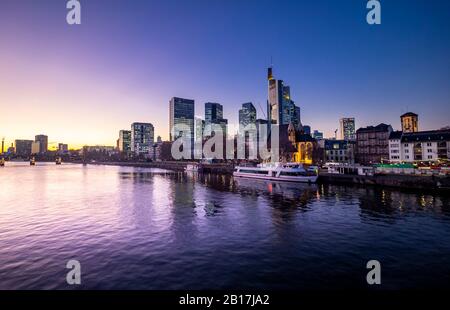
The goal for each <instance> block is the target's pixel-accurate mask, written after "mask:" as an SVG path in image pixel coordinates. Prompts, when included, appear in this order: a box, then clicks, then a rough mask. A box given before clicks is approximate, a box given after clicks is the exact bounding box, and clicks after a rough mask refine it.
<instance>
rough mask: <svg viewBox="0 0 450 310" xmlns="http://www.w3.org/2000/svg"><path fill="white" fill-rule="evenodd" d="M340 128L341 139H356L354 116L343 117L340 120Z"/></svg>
mask: <svg viewBox="0 0 450 310" xmlns="http://www.w3.org/2000/svg"><path fill="white" fill-rule="evenodd" d="M339 128H340V139H341V140H351V141H354V140H356V135H355V119H354V118H353V117H351V118H350V117H345V118H341V119H340V120H339Z"/></svg>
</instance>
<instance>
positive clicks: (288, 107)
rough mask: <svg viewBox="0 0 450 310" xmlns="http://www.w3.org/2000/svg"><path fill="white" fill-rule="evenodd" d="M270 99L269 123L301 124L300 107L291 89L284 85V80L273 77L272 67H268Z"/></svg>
mask: <svg viewBox="0 0 450 310" xmlns="http://www.w3.org/2000/svg"><path fill="white" fill-rule="evenodd" d="M267 78H268V87H269V89H268V101H267V117H268V123H269V124H275V125H289V124H290V123H292V124H293V125H294V127H295V128H298V127H299V125H300V124H301V121H300V108H299V107H297V106H296V105H295V103H294V101H292V99H291V89H290V87H289V86H287V85H284V83H283V80H276V79H275V78H274V77H273V73H272V68H269V69H268V74H267Z"/></svg>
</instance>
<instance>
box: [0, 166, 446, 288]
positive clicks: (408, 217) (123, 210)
mask: <svg viewBox="0 0 450 310" xmlns="http://www.w3.org/2000/svg"><path fill="white" fill-rule="evenodd" d="M0 173H2V178H0V202H1V203H0V242H1V247H0V261H1V262H2V264H1V265H0V279H2V281H0V288H28V289H30V288H37V289H41V288H66V286H65V278H64V277H60V275H61V274H62V273H64V271H65V269H64V266H65V260H66V259H68V258H73V257H77V258H78V259H79V260H80V261H81V262H82V266H84V268H85V270H88V271H89V272H87V274H86V275H85V277H84V278H83V279H84V285H85V288H109V289H111V288H112V289H121V288H127V289H130V288H134V289H202V288H209V289H219V288H235V289H236V288H237V289H246V288H266V289H269V288H277V289H282V288H288V289H296V288H328V287H334V286H335V285H338V286H339V287H361V285H362V287H364V282H361V281H362V280H364V279H362V280H361V278H360V275H359V273H358V272H359V270H360V269H364V268H363V267H361V266H364V261H366V260H367V259H370V258H379V259H380V260H382V261H383V262H385V264H386V265H387V266H389V268H390V269H389V273H388V274H386V275H385V277H386V278H384V280H383V281H385V283H387V284H386V286H387V287H388V288H390V287H392V288H399V287H447V286H448V283H450V281H447V280H450V279H448V278H449V276H448V275H450V261H449V260H450V258H449V257H450V225H449V220H450V210H449V196H448V195H444V194H437V193H427V192H405V191H398V190H390V189H382V188H377V187H370V188H369V187H367V188H364V187H351V186H350V187H349V186H335V185H325V184H317V185H308V184H296V183H286V182H272V181H260V180H249V179H234V178H233V177H231V176H225V175H211V174H197V173H193V174H192V173H191V174H187V173H172V172H167V171H161V170H151V169H145V168H131V167H111V166H81V165H80V166H78V165H62V166H60V167H56V165H54V164H53V165H41V166H36V167H34V168H29V167H20V168H19V167H17V168H14V167H12V166H10V167H7V168H6V169H4V170H2V171H1V172H0ZM405 262H406V263H405ZM330 266H332V268H330ZM355 270H356V271H355ZM363 271H365V270H363ZM355 272H356V273H355ZM403 275H407V276H405V277H404V276H403ZM324 279H328V280H327V281H324Z"/></svg>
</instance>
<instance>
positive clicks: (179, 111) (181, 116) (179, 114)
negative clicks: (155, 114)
mask: <svg viewBox="0 0 450 310" xmlns="http://www.w3.org/2000/svg"><path fill="white" fill-rule="evenodd" d="M169 110H170V111H169V115H170V116H169V126H170V128H169V130H170V133H169V137H170V141H175V140H176V139H178V138H179V137H181V136H182V135H183V132H184V131H189V136H190V137H191V141H192V142H191V144H192V145H193V142H194V135H195V131H194V113H195V102H194V100H191V99H184V98H178V97H173V98H172V99H170V108H169Z"/></svg>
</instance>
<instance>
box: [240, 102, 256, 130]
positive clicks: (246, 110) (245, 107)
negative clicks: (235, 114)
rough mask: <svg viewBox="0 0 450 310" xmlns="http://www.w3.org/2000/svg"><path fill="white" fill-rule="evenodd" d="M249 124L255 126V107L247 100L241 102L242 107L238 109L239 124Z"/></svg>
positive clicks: (243, 125) (242, 125)
mask: <svg viewBox="0 0 450 310" xmlns="http://www.w3.org/2000/svg"><path fill="white" fill-rule="evenodd" d="M250 124H253V125H255V126H256V108H255V106H254V105H253V104H252V103H251V102H247V103H244V104H242V109H240V110H239V126H241V127H242V128H245V127H246V126H247V125H250Z"/></svg>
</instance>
